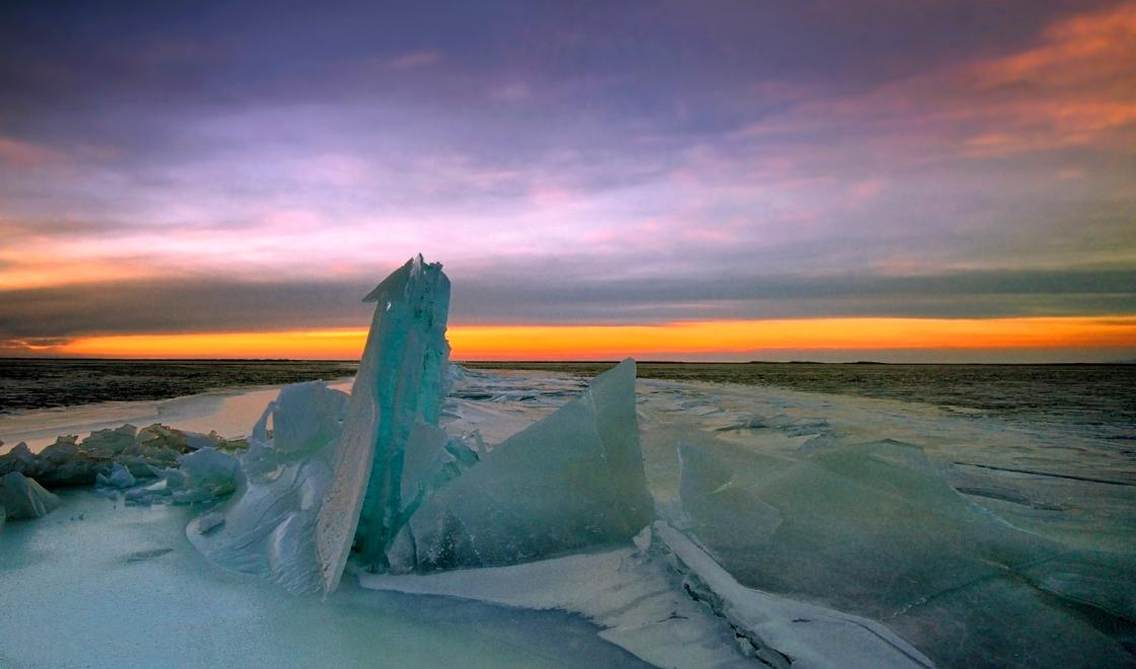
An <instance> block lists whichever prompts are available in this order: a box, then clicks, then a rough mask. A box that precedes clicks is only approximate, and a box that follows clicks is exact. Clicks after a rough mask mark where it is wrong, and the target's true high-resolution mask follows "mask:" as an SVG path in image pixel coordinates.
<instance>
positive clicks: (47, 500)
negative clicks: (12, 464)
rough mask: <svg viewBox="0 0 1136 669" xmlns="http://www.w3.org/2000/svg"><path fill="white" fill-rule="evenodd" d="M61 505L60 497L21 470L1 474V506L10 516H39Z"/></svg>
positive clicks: (14, 517) (13, 517)
mask: <svg viewBox="0 0 1136 669" xmlns="http://www.w3.org/2000/svg"><path fill="white" fill-rule="evenodd" d="M58 507H59V498H58V497H56V496H55V495H54V494H52V493H50V492H48V491H47V490H45V489H44V487H43V486H41V485H40V484H39V483H36V480H35V479H33V478H28V477H26V476H24V475H23V474H21V473H20V472H9V473H7V474H5V475H4V476H0V508H2V509H4V510H5V514H6V515H7V517H8V518H12V519H19V518H39V517H41V516H46V515H47V514H49V513H51V512H52V511H54V510H55V509H56V508H58Z"/></svg>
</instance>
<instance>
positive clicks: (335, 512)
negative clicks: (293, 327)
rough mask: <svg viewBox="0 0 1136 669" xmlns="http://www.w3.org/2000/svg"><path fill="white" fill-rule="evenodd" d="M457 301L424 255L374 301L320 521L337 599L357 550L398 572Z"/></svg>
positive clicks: (320, 542) (326, 572)
mask: <svg viewBox="0 0 1136 669" xmlns="http://www.w3.org/2000/svg"><path fill="white" fill-rule="evenodd" d="M449 299H450V281H449V279H447V278H446V275H445V274H443V273H442V266H441V265H440V264H436V263H435V264H428V263H426V262H425V261H424V260H423V259H422V256H418V257H416V258H413V259H411V260H409V261H408V262H407V263H406V264H405V265H403V266H402V267H401V268H399V269H398V270H396V271H395V272H394V273H392V274H391V275H390V276H388V277H387V278H386V279H385V280H384V281H383V282H382V283H380V284H379V285H378V286H377V287H376V288H375V290H373V291H372V292H371V293H370V294H369V295H368V296H367V297H366V301H371V302H376V303H377V306H376V308H375V315H374V319H373V320H372V322H371V330H370V333H369V334H368V335H367V343H366V345H365V347H364V349H363V359H362V361H361V362H360V365H359V371H358V373H357V375H356V377H355V384H354V386H353V387H352V390H351V403H350V408H349V409H348V415H347V420H346V422H345V424H344V430H343V435H342V437H341V440H340V444H339V447H338V448H337V450H336V454H335V463H334V466H333V475H332V484H331V489H330V491H329V494H328V497H327V499H326V501H325V502H324V504H323V506H322V508H321V510H320V512H319V516H318V522H317V534H318V536H317V540H316V541H317V549H318V555H319V559H320V563H321V566H322V574H323V582H324V587H325V589H326V590H328V591H331V590H334V589H335V588H336V586H337V585H338V583H339V578H340V576H341V574H342V572H343V567H344V565H345V564H346V562H347V558H348V553H349V551H350V550H351V547H352V544H354V545H355V548H356V550H357V552H358V557H359V559H360V560H361V561H362V562H363V563H364V564H368V565H371V566H374V567H379V568H382V567H386V566H389V558H388V556H387V553H388V551H389V550H390V549H391V547H392V545H393V544H394V541H395V538H396V536H397V535H398V534H399V530H400V529H401V528H402V526H403V525H404V524H405V523H406V521H407V515H406V511H407V509H406V508H405V506H404V500H403V499H402V490H403V484H404V467H405V461H406V452H407V448H408V444H409V441H410V439H411V435H412V433H414V432H415V427H416V426H417V425H419V424H423V425H426V426H431V427H436V426H437V424H438V420H439V417H440V413H441V408H442V398H443V396H444V394H445V388H444V385H445V384H444V381H445V379H446V377H445V375H444V372H445V370H444V368H445V365H446V360H447V357H448V355H449V345H448V344H447V343H446V339H445V329H446V317H447V313H448V310H449ZM435 443H436V441H435ZM414 487H415V485H411V488H414Z"/></svg>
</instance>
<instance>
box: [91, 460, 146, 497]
mask: <svg viewBox="0 0 1136 669" xmlns="http://www.w3.org/2000/svg"><path fill="white" fill-rule="evenodd" d="M95 483H96V485H99V486H102V487H105V488H118V489H120V490H121V489H126V488H130V487H132V486H134V485H135V484H137V483H138V481H137V480H136V479H135V478H134V475H133V474H131V473H130V470H129V469H127V468H126V467H124V466H122V465H121V464H119V463H117V462H116V463H114V465H113V466H111V469H110V473H109V474H102V473H100V474H98V475H97V476H96V477H95Z"/></svg>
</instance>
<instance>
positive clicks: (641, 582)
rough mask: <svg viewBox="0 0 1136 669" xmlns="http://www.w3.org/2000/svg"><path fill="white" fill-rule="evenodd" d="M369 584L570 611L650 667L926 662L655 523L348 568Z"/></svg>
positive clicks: (887, 635) (879, 628) (883, 634)
mask: <svg viewBox="0 0 1136 669" xmlns="http://www.w3.org/2000/svg"><path fill="white" fill-rule="evenodd" d="M358 578H359V582H360V584H361V585H362V586H363V587H365V588H371V589H376V590H395V591H399V592H406V593H414V594H433V595H448V596H452V597H462V598H468V599H476V600H480V601H486V602H493V603H496V604H502V605H506V606H512V607H519V608H526V609H537V610H548V609H559V610H564V611H571V612H573V613H579V614H581V615H583V616H585V617H587V618H588V619H589V620H591V621H592V622H594V623H595V624H597V625H598V626H599V627H600V628H601V631H600V636H601V637H603V638H604V639H606V640H608V641H610V642H612V643H614V644H616V645H618V646H620V647H622V648H625V649H627V650H628V651H630V652H631V653H634V654H635V655H636V656H638V657H640V658H642V659H643V660H645V661H647V662H650V663H651V664H654V665H655V666H659V667H674V668H688V667H689V668H692V669H693V668H699V669H700V668H718V669H721V668H725V667H753V666H771V667H781V668H783V669H784V668H787V667H790V666H792V667H799V668H804V669H809V668H822V667H823V668H832V669H837V668H840V669H844V668H847V667H865V668H868V667H871V668H872V669H884V668H888V667H896V668H905V669H906V668H917V667H929V666H932V665H931V661H930V660H929V659H928V658H927V657H925V656H924V655H923V654H922V653H920V652H919V651H918V650H916V649H915V648H913V647H912V646H911V645H910V644H908V643H906V642H905V641H903V640H902V639H900V638H899V637H898V636H897V635H896V634H895V633H893V632H892V631H890V630H889V629H887V628H886V627H884V626H883V625H880V624H879V623H876V622H874V621H871V620H867V619H864V618H860V617H857V616H850V615H846V614H843V613H840V612H838V611H833V610H831V609H826V608H824V607H820V606H815V605H811V604H806V603H802V602H795V601H792V600H789V599H786V598H783V597H777V596H774V595H770V594H767V593H763V592H759V591H756V590H752V589H749V588H745V587H743V586H741V585H740V584H738V583H737V581H735V580H734V579H733V577H731V576H730V575H729V574H728V573H726V571H725V570H723V569H722V568H721V566H719V565H718V564H717V563H716V562H715V561H714V560H713V558H711V557H710V556H709V555H708V554H707V553H706V552H705V551H704V550H703V549H702V548H701V547H700V546H698V545H697V544H696V543H695V542H693V541H691V540H690V539H689V538H688V537H686V536H685V535H683V534H682V533H681V532H678V531H676V530H675V529H674V528H672V527H670V526H669V525H667V524H666V523H664V522H656V523H655V524H654V525H653V527H652V528H645V529H644V530H643V531H642V532H641V533H640V534H639V535H637V536H636V538H635V546H634V547H632V546H631V545H627V546H622V547H617V548H614V549H612V550H609V551H605V552H599V553H579V554H575V555H568V556H565V557H559V558H553V559H549V560H541V561H537V562H529V563H526V564H521V565H513V566H507V567H488V568H481V569H467V570H454V571H447V572H439V573H432V574H426V575H390V574H367V573H359V574H358Z"/></svg>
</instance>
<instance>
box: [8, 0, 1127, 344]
mask: <svg viewBox="0 0 1136 669" xmlns="http://www.w3.org/2000/svg"><path fill="white" fill-rule="evenodd" d="M408 5H409V6H408ZM0 91H2V93H0V356H2V355H36V356H52V355H64V356H113V357H121V356H126V357H131V356H135V357H301V358H303V357H330V358H354V357H358V355H359V352H360V348H361V346H362V342H363V336H364V335H365V331H366V327H367V325H368V323H369V320H370V313H369V312H370V308H371V307H370V305H366V304H363V303H362V302H361V298H362V297H363V296H364V295H365V294H366V293H367V292H368V291H369V289H370V288H371V287H373V286H374V285H375V284H376V283H377V282H378V281H379V280H380V279H382V278H383V277H384V276H385V275H386V274H387V273H388V272H390V271H391V270H393V269H395V268H396V267H397V266H399V265H401V264H402V263H403V262H405V261H406V259H407V258H409V257H411V256H412V255H414V254H416V253H419V252H421V253H423V254H424V255H425V257H426V259H427V260H429V261H440V262H442V263H443V264H444V266H445V270H446V272H447V274H448V275H449V276H450V278H451V281H452V283H453V298H452V301H451V304H452V309H451V313H450V339H451V342H452V343H453V347H454V357H455V358H458V359H482V358H484V359H601V358H603V359H608V358H618V357H622V356H625V355H635V356H638V357H641V358H644V359H689V360H708V359H720V360H750V359H764V360H789V359H814V360H861V359H876V360H894V361H982V362H995V361H1066V360H1067V361H1096V360H1102V361H1103V360H1120V359H1136V2H1115V1H1106V0H1100V1H1098V0H1077V1H1075V2H1072V1H1050V0H996V1H979V0H973V1H969V2H962V1H957V0H863V1H860V2H845V1H842V0H824V1H816V2H807V1H802V2H780V1H777V2H773V1H763V0H745V1H739V2H714V1H711V2H619V3H605V2H595V3H591V2H580V3H577V2H558V3H545V2H527V1H526V2H515V3H510V2H484V3H469V2H459V3H453V4H447V3H399V4H394V3H391V4H389V5H388V4H386V3H378V2H362V3H340V2H328V3H298V2H297V3H291V2H286V3H285V2H281V3H265V2H225V3H200V2H184V3H183V2H173V1H171V2H158V3H155V2H139V3H128V2H121V3H91V2H75V3H69V2H20V1H17V2H9V3H4V4H3V6H2V8H0Z"/></svg>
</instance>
